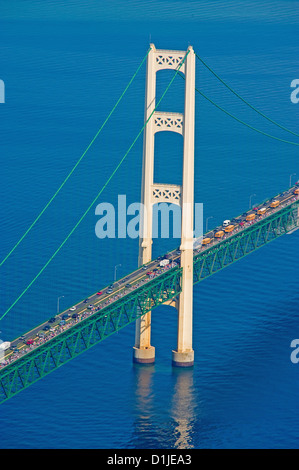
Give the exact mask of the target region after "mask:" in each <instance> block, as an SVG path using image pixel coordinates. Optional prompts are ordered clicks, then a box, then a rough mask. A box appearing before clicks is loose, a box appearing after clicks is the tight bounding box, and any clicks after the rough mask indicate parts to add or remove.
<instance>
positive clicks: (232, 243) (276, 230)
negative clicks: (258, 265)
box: [193, 201, 299, 284]
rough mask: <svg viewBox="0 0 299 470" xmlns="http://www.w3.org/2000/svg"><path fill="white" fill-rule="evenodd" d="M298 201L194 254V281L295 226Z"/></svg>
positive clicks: (211, 273) (198, 280) (227, 264)
mask: <svg viewBox="0 0 299 470" xmlns="http://www.w3.org/2000/svg"><path fill="white" fill-rule="evenodd" d="M298 206H299V201H296V202H295V203H294V204H291V205H289V206H287V207H284V208H282V209H280V210H279V211H277V212H274V213H273V214H272V215H270V216H268V217H266V218H265V219H262V220H261V221H259V222H255V223H254V224H253V225H251V226H249V227H247V228H246V229H245V230H241V231H240V232H236V233H234V235H232V236H230V237H229V238H227V239H225V240H223V241H221V242H220V243H217V244H216V245H214V246H213V245H212V246H210V247H209V248H208V249H207V250H205V251H203V252H201V253H199V254H198V255H197V256H194V261H193V263H194V264H193V268H194V269H193V282H194V284H196V283H197V282H200V281H202V280H204V279H206V278H207V277H209V276H212V275H213V274H215V273H217V272H218V271H220V270H221V269H223V268H226V267H227V266H229V265H231V264H232V263H234V262H235V261H238V260H239V259H241V258H243V257H244V256H246V255H249V254H250V253H252V252H253V251H255V250H257V249H258V248H261V247H262V246H264V245H266V244H267V243H269V242H271V241H273V240H275V239H276V238H278V237H280V236H281V235H284V234H285V233H287V232H290V231H291V230H293V229H294V228H296V227H297V226H298Z"/></svg>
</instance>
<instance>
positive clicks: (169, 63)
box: [0, 44, 299, 402]
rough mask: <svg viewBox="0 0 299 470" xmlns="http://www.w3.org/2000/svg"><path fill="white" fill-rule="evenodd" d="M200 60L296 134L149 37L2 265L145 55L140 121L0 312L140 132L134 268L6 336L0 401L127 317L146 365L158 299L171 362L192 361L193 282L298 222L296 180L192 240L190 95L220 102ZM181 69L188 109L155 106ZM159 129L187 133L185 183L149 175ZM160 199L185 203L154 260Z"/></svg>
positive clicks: (191, 56) (187, 55) (136, 354)
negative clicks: (161, 79) (159, 88)
mask: <svg viewBox="0 0 299 470" xmlns="http://www.w3.org/2000/svg"><path fill="white" fill-rule="evenodd" d="M196 58H197V59H198V60H199V61H200V62H201V63H202V64H204V65H205V66H206V67H207V68H208V69H209V70H210V71H211V72H212V73H213V74H214V75H215V76H216V77H217V78H218V79H219V80H220V81H221V82H222V83H223V84H224V85H225V86H226V87H227V88H228V89H229V90H230V91H231V92H232V93H234V94H235V95H236V96H237V97H238V98H240V99H241V100H242V101H243V102H245V103H246V104H247V105H248V106H250V107H251V108H252V109H253V110H254V111H256V112H257V113H258V114H260V115H261V116H262V117H264V118H265V119H267V120H268V121H270V122H271V123H272V124H275V125H277V126H278V127H279V128H280V129H282V130H284V131H286V132H289V133H291V134H293V135H295V136H296V137H298V136H299V135H297V134H296V133H295V132H293V131H291V130H289V129H287V128H285V127H284V126H282V125H280V124H279V123H276V122H275V121H273V120H272V119H270V118H268V117H267V116H266V115H265V114H263V113H261V112H260V111H259V110H258V109H256V108H254V107H253V106H251V105H250V104H249V103H247V101H246V100H244V99H243V98H242V97H241V96H240V95H238V93H236V92H235V91H234V90H233V89H232V88H231V87H230V86H229V85H227V84H226V83H225V82H224V81H223V80H222V79H221V78H220V77H219V76H218V75H217V74H216V73H215V72H214V71H213V70H212V69H211V68H210V67H209V66H208V65H207V64H206V63H205V62H204V61H203V60H202V59H201V58H200V57H199V56H198V55H197V54H195V52H194V50H193V48H192V47H191V46H190V47H189V48H188V49H187V51H169V50H158V49H156V48H155V46H154V45H153V44H151V45H150V48H149V50H148V52H147V54H146V56H145V57H144V59H143V60H142V62H141V64H140V65H139V67H138V69H137V71H136V72H135V74H134V75H133V77H132V79H131V80H130V82H129V83H128V85H127V87H126V88H125V90H124V92H123V93H122V95H121V96H120V98H119V100H118V101H117V102H116V104H115V106H114V107H113V109H112V111H111V112H110V113H109V115H108V117H107V118H106V120H105V121H104V123H103V125H102V126H101V128H100V129H99V130H98V132H97V134H96V135H95V136H94V138H93V139H92V141H91V142H90V144H89V145H88V147H87V148H86V150H85V151H84V153H83V154H82V155H81V157H80V158H79V160H78V161H77V163H76V165H75V166H74V167H73V168H72V170H71V171H70V173H69V174H68V175H67V177H66V178H65V180H64V181H63V183H62V184H61V185H60V187H59V188H58V190H57V191H56V192H55V193H54V195H53V196H52V198H51V199H50V200H49V201H48V203H47V204H46V206H45V207H44V208H43V210H42V211H41V212H40V214H39V215H38V217H37V218H36V219H35V220H34V221H33V222H32V224H31V225H30V226H29V228H28V230H27V231H26V232H25V233H24V234H23V235H22V236H21V237H20V239H19V240H18V242H17V243H16V244H15V246H14V247H13V248H12V249H11V250H10V252H9V253H8V254H7V255H6V257H5V258H4V259H3V260H2V262H1V263H0V267H1V266H2V265H3V264H4V263H5V262H6V260H7V259H8V258H9V257H10V255H11V254H12V253H13V252H14V251H15V250H16V249H17V248H18V246H19V244H20V243H21V242H22V240H23V239H24V238H25V237H26V236H28V235H29V233H30V231H31V229H32V228H33V227H34V225H35V224H36V223H37V221H38V220H39V219H40V218H41V217H42V215H43V214H44V212H45V211H46V210H47V208H48V207H49V205H50V204H51V202H52V201H53V200H54V199H55V197H56V196H57V194H58V193H59V192H60V190H61V189H62V188H63V186H64V185H65V183H66V182H67V181H68V180H69V178H70V177H71V175H72V174H73V172H74V171H75V169H76V168H77V166H78V164H79V163H80V161H81V160H82V159H83V158H84V157H85V155H86V154H87V152H88V150H89V148H90V147H91V146H92V145H93V143H94V142H95V140H96V139H97V138H98V136H99V134H100V132H101V130H102V129H103V127H104V126H105V125H106V123H107V122H108V120H109V118H110V116H111V115H112V113H113V112H114V111H115V110H116V108H117V106H118V104H119V102H120V101H121V100H122V98H123V96H124V95H125V93H126V91H127V89H128V88H129V86H130V85H131V83H132V81H133V80H134V78H135V76H136V75H137V73H138V72H139V70H140V68H141V66H142V65H143V63H144V62H145V60H146V62H147V73H146V104H145V118H144V124H143V126H142V127H141V129H140V131H139V133H138V135H137V136H136V137H135V139H134V140H133V142H132V144H131V146H130V147H129V149H128V150H127V152H126V153H125V155H124V156H123V157H122V159H121V160H120V162H119V163H118V165H117V166H116V167H115V169H114V170H113V172H112V173H111V175H110V176H109V178H108V179H107V181H106V183H105V184H104V186H103V187H102V188H101V190H100V192H99V193H98V194H97V195H96V197H95V198H94V199H93V201H92V202H91V204H90V205H89V207H88V208H87V210H86V211H85V212H84V214H83V215H82V216H81V217H80V218H79V220H78V222H77V224H76V225H75V226H74V227H73V229H72V230H71V231H70V233H69V234H68V236H67V237H66V238H65V239H64V241H63V242H62V243H61V245H60V246H59V247H58V248H57V250H56V251H55V252H54V253H53V255H52V257H51V258H49V260H48V261H47V262H46V263H45V264H44V266H43V267H42V268H41V270H40V271H39V272H38V273H37V275H36V276H35V278H34V279H33V280H32V281H31V282H30V283H29V284H28V286H27V287H26V288H25V289H24V290H23V292H21V294H20V295H19V296H18V297H17V298H16V300H15V301H14V302H13V303H12V304H11V305H10V307H9V308H7V310H6V311H5V312H4V313H3V314H2V316H1V318H0V320H2V319H3V318H4V317H5V316H6V315H8V314H9V312H10V311H11V310H12V309H13V307H14V306H15V305H16V304H17V303H18V302H19V300H20V299H21V298H22V297H23V295H25V294H26V292H27V291H28V290H29V289H30V287H31V286H32V284H33V283H34V282H35V281H36V280H37V279H38V278H39V276H40V275H41V274H42V272H43V271H44V270H45V269H46V268H47V266H48V265H49V263H50V262H51V261H52V259H53V258H54V257H55V256H56V255H57V254H58V253H59V251H60V250H61V248H62V247H63V246H64V244H65V243H66V242H67V241H68V239H69V238H70V237H71V235H72V233H73V232H74V231H75V230H76V228H77V227H78V225H79V224H80V223H81V221H82V220H83V219H84V217H85V216H86V214H87V213H88V212H89V210H90V209H91V208H92V207H94V204H95V203H96V201H97V200H98V198H99V197H100V195H101V194H102V192H103V190H104V189H105V188H106V187H107V185H108V184H109V182H110V181H111V179H112V178H113V176H114V175H115V173H116V171H117V170H118V168H119V167H120V166H121V165H122V163H123V162H124V161H125V159H126V157H127V155H128V153H129V152H130V150H131V149H132V147H133V146H134V145H135V143H136V141H137V140H138V138H139V137H140V136H141V135H142V134H143V136H144V137H143V139H144V147H143V173H142V183H141V202H142V203H143V205H144V207H145V208H146V209H147V210H146V212H145V215H144V216H143V224H142V231H141V233H140V240H139V259H138V269H136V270H135V271H134V272H132V273H128V274H127V275H126V276H124V277H123V278H122V279H119V280H117V282H116V283H115V284H114V285H113V286H106V287H104V288H103V289H102V290H101V291H99V292H95V293H93V294H91V295H90V296H89V297H88V298H87V299H84V300H82V301H80V302H78V303H77V304H76V305H74V306H73V307H72V308H71V309H69V310H68V311H65V312H62V313H60V314H59V315H56V316H55V317H53V318H51V319H50V321H48V320H47V321H45V322H44V323H43V324H41V325H38V326H36V327H35V328H33V329H32V330H30V331H28V332H26V333H24V334H23V335H22V336H20V337H18V338H16V339H14V340H12V341H9V342H8V344H9V346H8V347H7V348H6V349H5V350H3V357H2V358H1V361H0V402H4V401H6V400H8V399H9V398H11V397H13V396H14V395H16V394H17V393H19V392H20V391H22V390H24V389H26V388H27V387H29V386H30V385H32V384H34V383H35V382H36V381H38V380H40V379H41V378H43V377H45V376H46V375H48V374H49V373H51V372H53V371H54V370H56V369H57V368H59V367H61V366H62V365H64V364H66V363H67V362H69V361H70V360H72V359H73V358H75V357H77V356H78V355H80V354H81V353H83V352H84V351H86V350H88V349H90V348H91V347H93V346H94V345H95V344H98V343H99V342H101V341H103V340H104V339H106V338H107V337H109V336H111V335H113V334H115V333H117V332H118V331H120V330H121V329H122V328H124V327H125V326H127V325H128V324H130V323H132V322H135V324H136V332H135V345H134V347H133V360H134V362H136V363H139V364H152V363H153V362H154V361H155V348H154V347H153V346H152V345H151V311H152V310H153V309H154V308H156V307H157V306H159V305H162V304H164V305H172V306H174V307H176V309H177V310H178V338H177V348H176V349H175V350H173V351H172V364H173V366H176V367H192V366H193V364H194V351H193V348H192V323H193V305H192V299H193V285H194V284H196V283H198V282H201V281H202V280H204V279H206V278H207V277H209V276H212V275H213V274H215V273H217V272H219V271H220V270H222V269H224V268H226V267H228V266H230V265H232V264H233V263H235V262H236V261H238V260H240V259H242V258H243V257H245V256H247V255H248V254H250V253H252V252H254V251H256V250H257V249H259V248H261V247H263V246H265V245H266V244H268V243H269V242H271V241H273V240H275V239H277V238H278V237H280V236H282V235H284V234H288V233H292V232H293V231H295V230H297V229H298V228H299V199H298V198H299V186H297V184H296V185H294V186H292V185H291V184H290V187H289V188H288V189H287V190H285V191H283V192H280V193H278V194H277V195H275V197H272V198H269V199H267V200H265V201H262V202H261V203H260V204H258V205H257V206H255V207H254V208H253V209H251V208H250V210H247V211H246V212H244V213H243V214H242V215H238V216H236V217H235V218H234V219H232V220H231V221H228V223H227V224H223V226H221V227H217V228H216V229H215V230H210V231H209V232H207V233H205V234H204V235H203V237H202V238H201V241H200V244H199V246H197V247H195V246H194V244H193V241H194V240H193V222H194V221H193V208H194V201H193V193H194V182H193V181H194V131H195V129H194V115H195V93H196V92H198V93H200V94H201V95H202V96H204V97H205V98H206V99H208V100H209V101H210V102H211V103H212V104H213V105H215V106H217V107H218V108H220V107H219V106H218V105H217V104H216V103H215V102H213V101H212V100H210V99H209V98H208V97H206V96H205V95H204V94H203V93H202V92H201V90H199V89H197V88H196V86H195V60H196ZM163 69H171V70H173V71H174V74H173V76H172V78H171V80H170V82H169V84H168V86H167V87H166V89H165V91H164V93H163V94H162V96H161V98H160V100H159V101H158V102H157V103H156V102H155V96H156V74H157V72H158V71H159V70H163ZM177 75H180V76H181V77H183V78H184V79H185V109H184V113H175V112H172V113H169V112H162V111H160V110H158V109H157V108H158V107H159V105H160V103H161V102H162V100H163V98H164V96H165V94H166V93H167V91H168V89H169V88H170V86H171V85H172V83H173V81H174V79H175V78H176V76H177ZM220 109H221V110H222V111H223V112H224V113H226V114H228V115H229V116H230V117H231V118H233V119H236V120H237V121H238V122H240V123H241V124H243V125H245V126H247V127H249V128H250V129H251V130H254V131H256V132H259V133H262V134H264V135H265V136H266V137H268V138H273V139H276V140H280V141H282V142H284V143H286V144H289V145H299V143H297V142H293V141H290V140H287V139H280V138H278V137H276V136H274V135H271V134H268V133H265V132H263V131H261V130H259V129H257V128H254V127H253V126H251V125H249V124H247V123H245V122H244V121H242V120H240V119H238V118H237V117H236V116H234V115H232V114H231V113H229V112H228V111H226V110H224V109H223V108H220ZM160 131H170V132H176V133H179V134H181V136H182V138H183V139H184V146H183V177H182V181H183V183H182V185H181V186H178V185H173V184H167V183H163V184H161V183H159V184H158V183H155V182H154V180H153V167H154V135H155V133H156V132H160ZM290 183H291V182H290ZM160 202H167V203H172V204H176V205H178V206H179V207H180V208H181V210H182V224H181V243H180V246H179V247H178V248H176V249H175V250H172V251H170V252H168V253H166V254H165V255H164V256H161V257H159V258H157V259H154V260H153V259H152V208H153V205H154V204H156V203H160ZM0 346H1V345H0Z"/></svg>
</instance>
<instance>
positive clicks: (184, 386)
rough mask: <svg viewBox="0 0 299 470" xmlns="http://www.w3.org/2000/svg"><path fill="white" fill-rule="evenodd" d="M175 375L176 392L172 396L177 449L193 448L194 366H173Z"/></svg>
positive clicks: (172, 413) (175, 446) (175, 445)
mask: <svg viewBox="0 0 299 470" xmlns="http://www.w3.org/2000/svg"><path fill="white" fill-rule="evenodd" d="M173 376H174V377H175V379H176V380H175V384H174V393H173V397H172V408H171V416H172V418H173V420H174V422H175V423H176V426H175V429H174V435H175V438H176V441H175V443H174V448H175V449H192V448H194V445H193V424H194V421H195V408H196V404H195V392H194V384H193V379H194V371H193V368H190V369H189V368H186V369H178V368H173Z"/></svg>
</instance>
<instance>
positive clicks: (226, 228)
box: [224, 225, 235, 232]
mask: <svg viewBox="0 0 299 470" xmlns="http://www.w3.org/2000/svg"><path fill="white" fill-rule="evenodd" d="M234 228H235V226H234V225H229V226H228V227H225V229H224V230H225V231H226V232H232V231H233V230H234Z"/></svg>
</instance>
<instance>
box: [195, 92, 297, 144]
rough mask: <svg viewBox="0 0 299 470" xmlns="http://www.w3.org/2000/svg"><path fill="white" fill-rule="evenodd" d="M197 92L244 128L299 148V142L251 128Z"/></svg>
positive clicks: (202, 94)
mask: <svg viewBox="0 0 299 470" xmlns="http://www.w3.org/2000/svg"><path fill="white" fill-rule="evenodd" d="M195 90H196V91H197V92H198V93H199V94H200V95H201V96H203V98H205V99H206V100H207V101H209V102H210V103H211V104H213V105H214V106H216V108H218V109H220V110H221V111H222V112H224V113H225V114H227V115H228V116H230V117H231V118H233V119H235V120H236V121H237V122H239V123H241V124H243V125H244V126H246V127H248V128H249V129H252V130H253V131H255V132H259V133H260V134H262V135H265V136H267V137H271V139H275V140H278V141H280V142H284V143H285V144H291V145H297V146H299V143H297V142H292V141H290V140H284V139H280V138H279V137H275V136H274V135H271V134H267V133H266V132H264V131H261V130H260V129H257V128H256V127H253V126H251V125H250V124H247V123H246V122H244V121H242V120H241V119H239V118H237V117H236V116H234V115H233V114H231V113H229V112H228V111H226V110H225V109H223V108H221V106H219V105H218V104H216V103H215V102H214V101H212V100H211V99H210V98H208V97H207V96H206V95H205V94H204V93H203V92H202V91H200V90H198V89H197V88H195Z"/></svg>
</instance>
